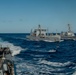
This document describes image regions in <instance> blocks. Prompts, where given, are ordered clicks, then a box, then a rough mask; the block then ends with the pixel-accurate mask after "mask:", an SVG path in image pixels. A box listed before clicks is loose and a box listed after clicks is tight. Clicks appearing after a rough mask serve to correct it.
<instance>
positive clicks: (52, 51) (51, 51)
mask: <svg viewBox="0 0 76 75" xmlns="http://www.w3.org/2000/svg"><path fill="white" fill-rule="evenodd" d="M48 52H56V50H49V51H48Z"/></svg>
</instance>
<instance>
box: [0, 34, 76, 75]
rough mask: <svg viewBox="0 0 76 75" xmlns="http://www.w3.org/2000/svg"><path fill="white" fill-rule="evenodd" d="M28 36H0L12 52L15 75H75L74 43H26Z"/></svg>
mask: <svg viewBox="0 0 76 75" xmlns="http://www.w3.org/2000/svg"><path fill="white" fill-rule="evenodd" d="M26 35H28V34H0V38H1V39H0V44H3V45H7V46H9V47H10V49H11V50H12V52H13V55H14V57H13V60H14V61H15V65H16V72H17V75H76V72H75V71H76V41H62V42H55V43H53V42H43V41H40V42H39V41H38V42H36V41H27V40H26Z"/></svg>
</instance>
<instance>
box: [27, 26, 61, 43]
mask: <svg viewBox="0 0 76 75" xmlns="http://www.w3.org/2000/svg"><path fill="white" fill-rule="evenodd" d="M26 38H27V39H28V40H32V41H47V42H57V41H58V42H59V41H60V39H61V36H60V35H58V34H55V35H54V34H51V33H47V29H43V28H41V25H38V28H37V29H34V30H33V31H32V30H31V33H30V35H28V36H26Z"/></svg>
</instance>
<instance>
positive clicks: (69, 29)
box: [68, 24, 71, 32]
mask: <svg viewBox="0 0 76 75" xmlns="http://www.w3.org/2000/svg"><path fill="white" fill-rule="evenodd" d="M68 31H69V32H71V28H70V24H68Z"/></svg>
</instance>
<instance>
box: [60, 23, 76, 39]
mask: <svg viewBox="0 0 76 75" xmlns="http://www.w3.org/2000/svg"><path fill="white" fill-rule="evenodd" d="M61 39H62V40H76V36H75V34H74V32H73V31H72V30H71V27H70V24H68V31H67V32H61Z"/></svg>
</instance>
